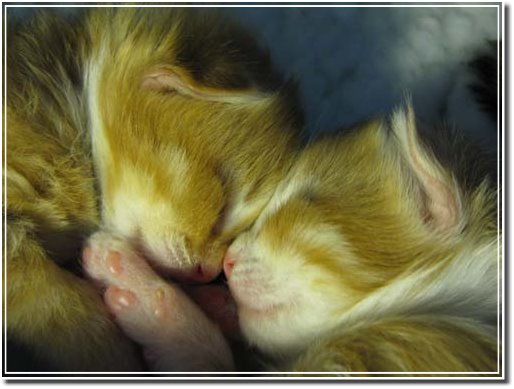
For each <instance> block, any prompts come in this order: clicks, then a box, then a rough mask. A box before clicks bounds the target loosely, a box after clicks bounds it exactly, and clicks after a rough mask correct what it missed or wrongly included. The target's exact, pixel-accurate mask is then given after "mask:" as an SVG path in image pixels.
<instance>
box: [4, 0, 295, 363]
mask: <svg viewBox="0 0 514 389" xmlns="http://www.w3.org/2000/svg"><path fill="white" fill-rule="evenodd" d="M8 36H9V41H8V47H7V106H8V108H7V113H6V119H7V166H6V171H5V175H6V183H7V185H6V186H7V204H6V208H5V209H4V212H6V213H7V219H8V223H7V231H8V243H7V274H6V277H7V327H8V335H9V339H11V340H15V341H18V342H21V343H22V344H25V345H28V346H30V347H31V348H32V349H33V350H35V351H36V352H37V354H38V355H40V356H44V357H45V358H46V359H47V360H48V361H49V362H50V363H51V364H53V366H54V369H55V370H79V371H80V370H98V371H102V370H134V369H137V368H138V360H137V357H136V356H135V353H134V350H133V349H132V346H131V344H130V343H129V342H128V341H126V340H125V339H124V338H123V337H122V336H121V335H120V332H119V331H118V329H117V328H116V327H115V325H114V324H113V323H112V322H111V321H110V320H109V318H108V315H107V312H106V311H105V309H104V307H103V305H102V303H101V299H100V297H99V296H98V295H97V293H96V292H95V291H94V289H93V288H92V287H91V286H89V285H88V284H86V283H85V282H84V281H83V280H82V279H81V278H79V277H77V275H80V270H78V271H77V272H76V273H77V274H72V273H71V272H70V271H69V269H74V268H77V267H78V266H76V265H77V264H78V258H79V251H80V248H81V245H82V242H83V239H84V238H85V237H86V236H87V235H88V234H90V232H91V231H93V230H95V229H97V228H98V227H99V225H101V226H102V228H104V229H107V230H109V231H111V232H112V233H115V234H117V235H119V236H122V237H123V238H124V239H126V240H128V241H130V242H131V244H132V245H133V246H134V248H135V249H137V250H138V251H140V252H142V253H144V254H145V255H146V256H147V258H148V259H149V261H151V262H152V263H153V264H154V265H155V266H156V267H159V268H160V269H162V270H165V271H167V272H169V273H171V274H173V275H175V276H176V277H179V278H182V279H187V280H195V281H208V280H211V279H213V278H214V277H216V276H217V275H218V273H219V272H220V271H221V261H222V258H223V254H224V252H225V250H226V247H227V245H228V243H229V242H230V241H231V240H232V239H233V238H234V237H235V236H236V235H237V234H238V233H239V232H240V231H242V230H244V229H245V228H247V227H248V226H249V225H250V224H251V223H252V222H253V221H254V219H255V218H256V217H257V215H258V214H259V213H260V211H261V210H262V209H263V207H264V206H265V204H266V203H267V201H268V200H269V198H270V197H271V195H272V193H273V190H274V188H275V187H276V185H277V183H278V182H279V180H280V179H281V178H282V177H283V175H284V173H285V171H287V169H288V167H289V165H290V163H291V161H292V156H293V155H294V153H295V149H296V147H297V144H298V143H299V142H300V138H301V136H300V134H299V130H297V129H299V128H301V124H300V122H301V115H300V112H299V111H298V110H297V108H296V104H295V98H294V88H293V87H292V86H291V85H285V84H283V83H282V81H281V79H280V78H279V77H278V76H277V75H276V74H275V73H274V72H273V70H272V69H271V68H270V64H269V60H268V58H267V56H266V54H265V53H264V52H263V51H262V50H261V49H260V48H259V47H258V45H257V44H256V43H255V42H254V41H253V40H252V38H251V37H250V36H248V34H247V33H246V32H245V31H244V30H242V29H240V28H239V27H237V26H234V25H232V24H230V23H227V21H226V20H220V19H219V18H218V17H217V16H213V15H212V14H208V13H205V12H203V11H198V12H185V11H183V10H177V9H134V8H130V9H121V8H120V9H105V8H104V9H97V10H91V11H88V12H86V13H84V14H81V15H77V17H75V18H60V17H57V16H55V15H52V14H50V13H41V14H38V15H36V16H35V17H34V18H32V19H31V20H29V21H26V22H23V23H21V24H19V25H14V26H11V25H10V30H9V34H8ZM93 161H94V163H93Z"/></svg>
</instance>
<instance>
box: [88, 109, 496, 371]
mask: <svg viewBox="0 0 514 389" xmlns="http://www.w3.org/2000/svg"><path fill="white" fill-rule="evenodd" d="M446 133H448V132H446ZM438 141H441V139H434V140H432V141H429V140H427V141H422V140H421V138H420V135H419V131H418V128H417V126H416V123H415V119H414V113H413V111H412V109H411V107H410V106H409V105H407V106H406V108H404V109H400V110H398V111H397V112H395V113H394V115H393V116H392V119H391V120H390V121H389V120H385V119H379V120H374V121H370V122H368V123H365V124H363V125H362V126H360V128H357V129H354V130H353V131H351V132H348V133H340V134H335V135H327V136H325V137H322V138H320V139H317V140H315V141H313V142H311V143H310V144H309V145H308V146H307V147H306V149H305V150H304V151H303V152H302V153H301V154H300V156H299V157H298V159H297V160H296V162H295V164H294V166H293V168H292V170H291V171H290V173H289V175H288V177H286V179H284V180H283V182H282V183H281V184H280V185H279V186H278V188H277V191H276V193H275V195H274V197H273V198H272V200H271V201H270V203H269V204H268V205H267V207H266V208H265V210H264V211H263V212H262V214H261V215H260V216H259V218H258V220H257V221H256V222H255V224H254V225H253V226H252V228H251V229H250V230H249V231H247V232H244V233H242V234H241V235H240V236H239V237H238V238H236V240H235V241H234V243H233V244H232V245H231V246H230V248H229V250H228V252H227V256H226V258H225V260H224V270H225V274H226V276H227V278H228V285H229V287H230V290H231V292H232V294H233V296H234V299H235V301H236V303H237V307H238V315H239V320H240V323H239V324H240V326H241V329H242V332H243V334H244V335H245V336H246V338H247V340H248V341H249V342H250V343H251V344H253V345H255V346H257V347H258V348H259V349H261V350H262V351H264V352H265V353H266V354H268V355H269V356H271V357H272V358H273V360H274V362H273V363H272V364H271V365H270V366H271V367H270V371H283V372H338V373H339V374H343V375H344V374H349V373H351V372H397V373H410V374H416V373H418V374H429V373H431V372H459V373H461V374H472V373H474V372H489V373H491V374H492V373H493V372H495V371H496V370H497V369H499V366H498V364H497V363H498V360H497V357H498V355H497V351H498V350H497V338H496V333H497V332H496V330H497V313H498V312H497V310H498V301H497V295H498V291H499V289H498V288H499V284H498V282H499V280H498V277H497V274H498V227H497V217H496V212H497V210H496V205H497V196H496V190H495V180H494V178H491V177H492V176H491V175H490V174H489V171H490V170H489V169H488V165H487V161H486V162H484V161H482V160H480V158H479V157H480V153H479V152H478V151H477V150H475V149H473V148H472V147H471V146H469V147H465V143H462V141H461V142H459V143H458V144H455V143H453V144H452V143H449V141H446V140H443V141H442V145H440V148H436V147H435V144H436V143H432V144H433V146H434V147H430V146H429V144H431V142H438ZM448 145H452V146H453V148H452V150H453V153H450V152H447V151H448V150H445V149H444V148H445V147H446V146H448ZM436 151H437V157H436V154H435V152H436ZM466 157H467V158H466ZM90 247H91V249H90V250H88V251H87V252H86V253H85V256H86V269H87V270H88V272H89V274H91V275H92V276H93V277H94V278H95V279H97V280H99V281H100V282H102V283H103V284H104V285H105V286H106V287H107V292H106V303H107V306H108V307H109V308H110V309H111V310H112V311H113V312H114V313H115V315H116V320H117V322H118V323H119V324H120V326H121V327H122V328H123V329H124V330H125V331H126V332H127V333H128V334H130V336H131V337H132V338H133V339H135V340H136V341H137V342H138V343H140V344H141V345H142V346H143V348H144V349H145V350H146V351H147V355H149V357H150V358H149V359H150V364H151V366H152V368H153V369H155V370H160V371H176V370H179V371H186V370H195V369H201V370H207V371H216V370H225V371H227V370H230V369H231V368H233V366H234V364H233V360H232V358H231V355H230V352H229V351H228V348H227V346H226V343H225V342H224V340H223V337H222V336H221V334H220V331H219V329H217V328H215V327H213V326H212V323H211V322H209V320H208V319H207V318H206V317H205V316H202V315H200V312H199V310H198V308H197V307H195V306H193V305H191V303H190V302H189V300H188V299H187V297H186V296H185V295H184V294H183V293H181V292H180V290H178V289H177V288H176V286H175V285H171V284H167V283H166V282H165V281H164V280H162V279H161V278H159V276H158V275H157V274H156V273H155V272H153V271H152V270H151V269H150V268H149V267H148V265H147V264H146V263H145V260H144V258H141V257H139V256H138V255H137V254H134V253H131V252H130V251H129V250H127V249H126V248H125V247H121V246H119V245H118V244H117V243H116V242H112V241H110V240H109V238H108V237H107V238H106V237H105V236H101V235H95V236H94V237H93V239H92V243H91V246H90ZM184 323H188V324H184ZM186 327H187V329H188V330H187V331H186V330H185V328H186ZM177 345H180V346H177Z"/></svg>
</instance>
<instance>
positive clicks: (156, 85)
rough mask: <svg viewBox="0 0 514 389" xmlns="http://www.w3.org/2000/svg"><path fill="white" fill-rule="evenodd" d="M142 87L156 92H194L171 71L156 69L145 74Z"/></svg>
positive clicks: (188, 93) (189, 93)
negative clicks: (156, 70)
mask: <svg viewBox="0 0 514 389" xmlns="http://www.w3.org/2000/svg"><path fill="white" fill-rule="evenodd" d="M141 86H142V87H143V88H148V89H151V90H155V91H158V92H171V91H174V90H176V91H178V92H180V93H184V94H187V95H191V94H195V92H194V91H193V90H192V89H191V88H188V87H187V86H186V85H185V84H184V83H183V82H182V80H181V79H180V77H179V76H178V75H176V74H175V73H174V72H173V71H165V70H163V71H158V72H154V73H150V74H147V75H146V76H145V77H144V78H143V82H142V83H141Z"/></svg>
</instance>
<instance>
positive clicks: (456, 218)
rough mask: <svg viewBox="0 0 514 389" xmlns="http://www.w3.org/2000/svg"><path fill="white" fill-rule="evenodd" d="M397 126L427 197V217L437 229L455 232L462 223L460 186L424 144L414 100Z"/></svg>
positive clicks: (400, 114) (396, 121)
mask: <svg viewBox="0 0 514 389" xmlns="http://www.w3.org/2000/svg"><path fill="white" fill-rule="evenodd" d="M393 121H394V129H395V132H396V134H397V135H398V138H399V140H400V146H401V148H402V151H403V153H404V155H405V156H406V159H407V162H408V164H409V167H410V170H411V171H412V173H413V174H414V176H415V177H416V178H417V179H418V181H419V183H420V186H421V190H422V192H423V193H424V197H425V201H426V203H425V204H424V210H423V213H424V215H425V217H424V220H425V221H426V222H427V223H430V224H432V225H433V226H434V227H435V229H436V230H439V231H441V232H445V233H451V232H452V231H454V230H455V229H456V228H458V226H459V225H460V220H461V217H462V215H461V209H460V208H461V206H460V194H459V190H458V188H457V186H456V185H455V184H454V182H453V181H452V180H451V178H450V177H448V176H447V175H446V174H445V173H444V172H443V171H442V170H441V168H440V166H439V165H438V163H437V161H436V160H435V159H434V157H433V156H432V155H431V154H430V153H428V152H427V150H425V149H424V147H423V145H422V144H420V141H419V138H418V134H417V129H416V123H415V117H414V111H413V110H412V107H411V106H410V104H408V105H407V108H406V110H401V111H399V112H397V113H396V114H395V117H394V118H393Z"/></svg>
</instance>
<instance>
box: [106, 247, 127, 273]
mask: <svg viewBox="0 0 514 389" xmlns="http://www.w3.org/2000/svg"><path fill="white" fill-rule="evenodd" d="M106 262H107V266H108V267H109V270H110V272H111V273H113V274H118V275H119V274H121V272H122V271H123V267H122V266H121V254H120V253H119V252H117V251H110V252H108V253H107V258H106Z"/></svg>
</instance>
